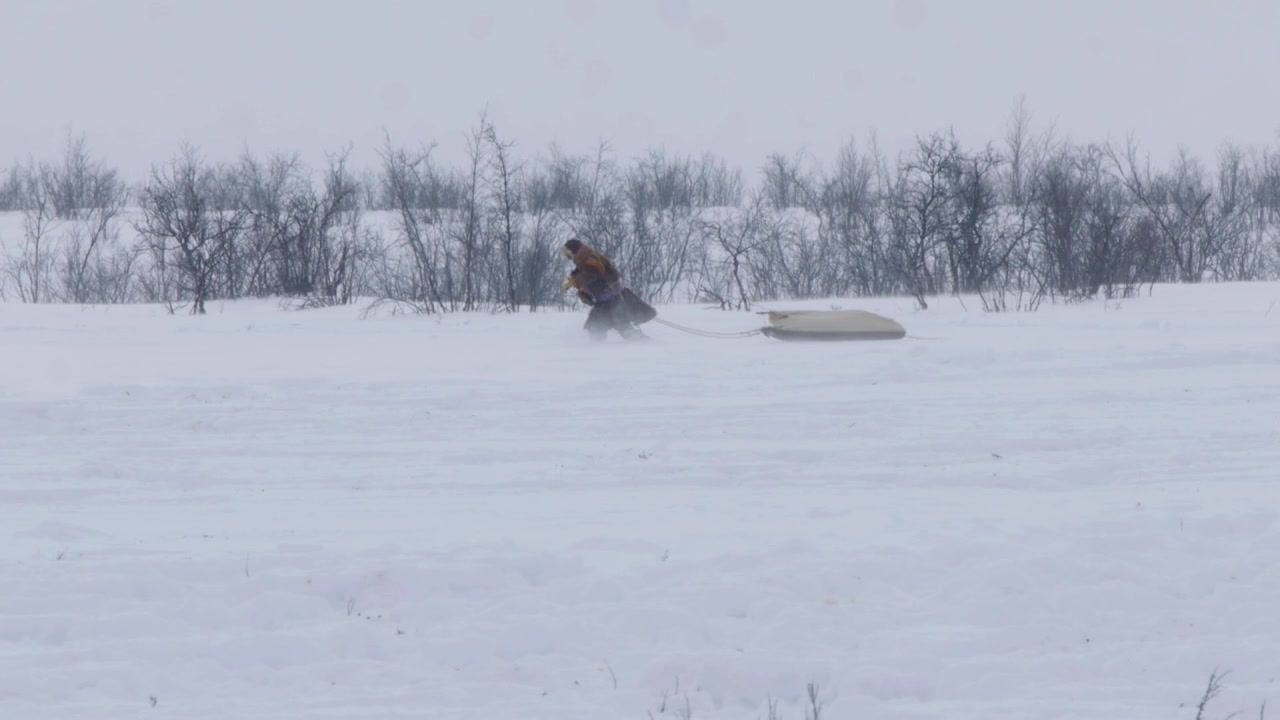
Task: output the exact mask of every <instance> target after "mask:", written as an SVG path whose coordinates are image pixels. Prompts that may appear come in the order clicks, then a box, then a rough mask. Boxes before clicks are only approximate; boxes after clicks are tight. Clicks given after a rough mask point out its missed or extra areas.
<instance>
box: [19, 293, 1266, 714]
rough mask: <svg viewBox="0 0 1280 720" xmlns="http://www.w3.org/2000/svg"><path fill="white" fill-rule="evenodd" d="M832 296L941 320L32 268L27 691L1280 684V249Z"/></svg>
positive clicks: (137, 698) (252, 693)
mask: <svg viewBox="0 0 1280 720" xmlns="http://www.w3.org/2000/svg"><path fill="white" fill-rule="evenodd" d="M838 304H840V305H842V306H843V307H848V308H863V309H868V310H872V311H876V312H881V313H884V314H887V315H889V316H891V317H894V318H895V319H897V320H899V321H900V322H902V323H903V324H904V325H905V326H906V327H907V329H908V332H910V333H911V334H912V335H915V336H922V337H928V338H938V339H909V340H899V341H884V342H869V343H831V344H799V343H784V342H779V341H776V340H770V339H767V338H763V337H758V336H757V337H752V338H747V339H741V340H716V339H706V338H700V337H694V336H690V335H684V334H680V333H678V332H675V331H674V330H671V329H669V328H666V327H662V326H658V325H649V326H647V328H648V332H649V334H650V335H651V336H652V337H653V341H652V342H649V343H645V344H624V343H622V342H621V341H618V340H616V339H614V340H611V341H610V342H607V343H605V344H600V345H596V344H592V343H591V342H590V341H589V340H587V339H586V338H585V337H584V336H583V333H582V331H581V323H582V320H583V315H582V314H581V313H568V312H550V313H535V314H522V315H519V316H505V315H487V314H472V315H457V316H449V317H444V318H439V317H426V316H412V315H400V316H390V315H386V314H382V315H375V316H373V317H370V318H367V319H362V318H361V311H362V310H363V305H362V306H358V307H345V308H335V309H326V310H312V311H300V312H291V311H284V310H282V309H281V308H280V307H279V305H278V303H276V302H269V301H261V302H259V301H255V302H236V303H211V304H210V305H209V311H210V314H209V315H208V316H207V317H198V318H193V317H189V316H182V315H169V314H168V313H167V312H166V311H165V310H163V309H162V308H157V307H148V306H139V307H72V306H28V305H22V304H18V303H14V302H9V303H0V540H3V542H2V543H0V548H2V551H0V568H3V569H2V570H0V588H3V589H4V592H3V593H2V594H0V716H3V717H5V718H15V719H23V720H27V719H31V718H41V719H46V720H61V719H64V718H65V719H73V718H74V719H76V720H84V719H88V718H92V719H94V720H103V719H108V718H140V717H154V718H159V717H173V718H183V719H184V720H198V719H204V718H235V719H237V720H243V719H246V718H255V719H256V718H262V719H271V718H290V719H297V718H376V719H381V718H449V719H453V718H459V719H460V718H477V719H486V720H488V719H499V718H501V719H503V720H506V719H508V718H512V719H514V718H522V719H523V718H553V719H556V720H570V719H577V718H583V719H585V718H592V719H596V720H598V719H600V718H647V717H649V716H650V715H651V716H652V717H654V718H662V717H677V718H678V717H685V716H686V713H687V714H688V716H691V717H693V718H716V719H727V718H760V717H767V716H768V703H769V700H770V698H771V697H772V698H773V699H775V700H776V701H777V711H778V714H779V716H780V717H782V718H795V719H797V720H798V719H799V718H803V717H804V713H805V709H804V708H805V705H806V703H807V699H806V698H805V691H806V685H807V684H808V683H810V682H813V683H816V685H817V687H818V689H819V696H820V701H821V702H822V703H823V704H824V707H823V708H822V717H823V718H829V719H835V718H947V719H948V720H959V719H964V718H975V719H976V718H983V719H985V720H990V719H991V718H1037V719H1038V720H1044V719H1047V718H1073V719H1078V718H1126V719H1127V720H1140V719H1144V718H1162V719H1167V718H1187V719H1188V720H1190V719H1191V718H1194V717H1195V707H1194V705H1195V703H1196V701H1197V700H1198V699H1199V697H1200V695H1201V693H1202V692H1203V691H1204V687H1205V683H1206V682H1207V680H1208V677H1209V674H1210V673H1211V672H1212V671H1214V669H1215V668H1218V669H1221V670H1230V671H1231V674H1230V675H1228V676H1227V678H1226V679H1225V680H1224V681H1223V686H1224V690H1223V693H1222V695H1221V696H1220V697H1218V698H1217V699H1215V700H1214V701H1213V703H1212V704H1211V706H1210V710H1209V716H1210V717H1225V716H1226V715H1228V714H1229V713H1230V712H1234V711H1241V712H1243V713H1245V714H1246V715H1249V716H1254V717H1256V716H1257V711H1258V708H1259V707H1260V705H1261V704H1262V702H1263V701H1264V700H1267V699H1268V698H1269V699H1271V700H1272V701H1273V704H1274V702H1275V701H1277V699H1280V687H1278V686H1277V684H1276V677H1277V675H1278V674H1280V653H1277V649H1278V648H1280V613H1278V612H1277V610H1276V608H1277V596H1278V595H1280V562H1278V561H1280V490H1278V489H1277V488H1276V484H1277V481H1278V480H1280V469H1278V468H1280V284H1257V285H1214V286H1202V287H1183V286H1172V287H1166V286H1159V287H1157V288H1155V291H1154V293H1153V294H1152V295H1151V296H1150V297H1147V296H1145V294H1144V296H1143V297H1141V298H1138V299H1132V300H1127V301H1124V302H1123V303H1119V304H1117V303H1104V302H1096V303H1086V304H1081V305H1073V306H1049V305H1045V306H1044V307H1042V309H1041V310H1040V311H1039V312H1036V313H1026V314H1008V315H989V314H983V313H981V312H979V311H978V310H977V306H976V305H975V304H974V303H973V302H972V301H970V302H969V303H967V306H968V310H965V309H964V307H962V306H961V305H960V304H959V303H958V302H957V301H955V300H938V301H936V302H934V303H932V307H931V309H930V310H929V311H927V312H916V311H914V310H913V309H912V305H911V303H910V301H908V300H896V299H894V300H877V301H843V302H840V303H838ZM826 306H829V304H824V303H771V304H766V305H763V306H761V307H759V308H756V309H757V310H764V309H768V308H786V307H790V308H794V307H826ZM661 310H662V312H663V317H664V318H667V319H670V320H673V321H675V322H680V323H684V324H687V325H691V326H695V327H699V328H705V329H718V330H742V329H751V328H755V327H758V326H760V325H761V324H763V319H762V318H761V317H760V316H757V315H754V314H751V313H722V312H718V311H709V310H705V309H702V308H697V307H670V308H661ZM664 698H665V700H664ZM1215 711H1216V712H1215Z"/></svg>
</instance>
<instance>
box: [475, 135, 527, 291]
mask: <svg viewBox="0 0 1280 720" xmlns="http://www.w3.org/2000/svg"><path fill="white" fill-rule="evenodd" d="M483 132H484V139H485V141H486V142H487V143H488V144H489V148H490V150H491V151H492V152H491V155H490V161H491V164H492V167H491V168H490V173H491V174H490V176H489V186H490V192H491V194H492V199H493V203H494V208H495V210H494V215H493V224H494V225H495V226H496V228H495V232H494V233H493V235H494V236H495V237H496V239H497V245H498V253H499V271H498V272H499V275H500V281H499V282H500V287H501V288H502V290H501V301H500V302H501V304H502V305H503V306H504V307H505V308H506V309H507V310H508V311H515V310H517V309H518V308H519V305H520V300H519V298H518V297H517V294H516V274H517V272H518V271H519V268H518V264H519V262H520V261H519V255H520V236H521V227H520V226H521V220H522V215H521V213H522V208H521V206H520V176H519V174H520V166H519V165H517V164H516V163H515V162H514V161H513V159H512V156H511V148H512V144H511V143H510V142H504V141H501V140H499V139H498V133H497V131H496V130H494V127H493V126H492V125H488V126H486V127H485V128H484V130H483Z"/></svg>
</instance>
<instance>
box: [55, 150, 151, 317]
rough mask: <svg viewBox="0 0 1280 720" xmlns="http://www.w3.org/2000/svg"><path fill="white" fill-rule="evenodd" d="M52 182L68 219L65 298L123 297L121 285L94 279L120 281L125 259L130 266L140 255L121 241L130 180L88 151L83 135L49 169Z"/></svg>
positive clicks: (57, 204) (64, 245)
mask: <svg viewBox="0 0 1280 720" xmlns="http://www.w3.org/2000/svg"><path fill="white" fill-rule="evenodd" d="M49 184H50V190H51V197H52V200H53V204H54V210H55V213H56V214H57V215H58V217H60V218H63V219H65V220H66V221H67V224H66V230H65V232H64V234H63V236H62V244H61V248H60V251H61V252H60V254H61V257H62V262H61V267H60V276H61V280H62V297H63V299H65V300H66V301H67V302H73V303H83V302H89V301H91V300H96V301H107V300H109V299H111V298H112V297H118V296H119V294H120V292H121V290H122V289H121V288H103V287H101V286H95V281H96V280H104V279H108V278H115V279H114V280H112V282H113V283H114V284H118V283H119V282H120V278H118V271H119V270H120V269H121V267H122V265H121V263H123V267H131V266H132V259H131V258H134V257H136V253H135V252H134V251H133V250H132V249H121V248H118V247H116V243H117V240H118V238H119V220H120V216H121V214H122V213H123V212H124V209H125V206H126V205H127V203H128V201H129V189H128V186H127V185H126V184H125V182H124V181H123V180H122V179H121V178H120V176H119V173H117V172H116V170H115V169H113V168H109V167H107V166H106V164H105V163H103V162H101V161H99V160H97V159H95V158H93V157H92V156H91V155H90V154H89V151H88V148H87V146H86V145H85V141H84V138H83V137H81V138H77V139H72V140H70V141H69V142H68V145H67V149H66V153H65V155H64V158H63V162H62V164H61V165H59V166H56V167H53V168H51V169H50V172H49ZM112 253H115V254H116V255H115V256H113V255H112ZM103 263H106V264H107V265H108V266H111V267H110V268H108V267H101V266H102V264H103ZM91 265H98V266H100V267H97V268H91ZM111 268H114V269H111ZM94 270H97V271H94ZM125 280H126V281H127V278H125Z"/></svg>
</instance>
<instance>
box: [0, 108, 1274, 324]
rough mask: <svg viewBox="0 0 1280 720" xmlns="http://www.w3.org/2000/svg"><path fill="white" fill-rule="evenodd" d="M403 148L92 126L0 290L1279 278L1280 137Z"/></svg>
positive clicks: (807, 289) (802, 285)
mask: <svg viewBox="0 0 1280 720" xmlns="http://www.w3.org/2000/svg"><path fill="white" fill-rule="evenodd" d="M433 148H434V146H433V145H431V144H425V145H413V146H405V145H398V144H395V143H393V142H391V141H390V140H389V141H388V142H387V144H386V146H385V147H384V148H382V149H381V152H380V156H381V162H380V164H379V166H378V167H376V168H371V169H363V170H356V169H353V168H352V167H350V165H349V163H348V160H347V157H346V155H344V154H340V155H336V156H334V157H332V158H331V159H330V161H329V162H328V164H327V166H326V167H324V168H320V169H313V168H308V167H305V166H304V165H303V164H302V163H301V162H300V161H299V160H298V158H297V156H296V155H290V154H277V155H270V156H267V157H252V156H246V157H243V158H240V159H239V160H236V161H234V162H227V163H218V162H210V161H207V160H206V159H204V158H203V157H201V155H200V154H199V152H198V151H197V150H196V149H194V148H182V149H180V150H179V151H178V152H177V153H176V154H175V155H174V156H173V157H172V158H170V159H168V160H166V161H164V162H163V163H161V164H158V165H156V166H155V167H154V168H153V170H152V172H151V175H150V177H149V178H147V179H146V180H145V181H143V182H141V183H139V184H136V185H133V184H131V183H129V182H127V181H126V180H125V179H124V178H122V177H121V176H120V174H119V173H118V172H117V171H116V170H115V169H113V168H111V167H109V166H108V165H107V164H105V163H104V162H102V161H100V160H98V159H96V158H95V157H94V156H93V154H92V153H91V152H90V150H89V149H88V147H87V145H86V142H85V140H84V139H83V138H79V139H76V138H72V139H71V140H70V141H69V142H68V144H67V147H66V151H65V155H64V157H63V158H61V159H60V160H57V161H53V162H37V161H35V160H31V161H27V162H26V163H23V164H19V165H15V166H13V167H11V168H9V169H8V170H7V171H5V172H4V173H3V174H0V211H7V212H8V213H9V216H8V219H7V220H6V219H4V218H3V216H0V248H3V250H2V252H3V254H2V255H0V296H3V297H4V298H7V299H10V300H21V301H25V302H76V303H129V302H165V303H170V304H173V305H175V306H178V305H181V306H182V307H184V308H189V309H190V310H191V311H192V312H203V308H204V303H205V301H206V300H210V299H234V298H242V297H286V298H296V299H297V300H298V302H299V303H300V304H311V305H326V304H338V303H347V302H350V301H352V300H353V299H354V298H356V297H376V298H384V299H386V300H389V301H394V302H398V303H402V304H404V305H405V306H407V307H412V308H414V309H416V310H418V311H422V312H447V311H456V310H477V309H486V310H515V309H538V308H542V307H547V306H557V305H560V304H562V303H564V302H565V300H564V297H563V296H562V295H561V294H560V293H559V287H560V281H561V279H562V277H563V274H564V270H565V268H564V267H563V264H564V263H563V261H562V260H561V259H560V258H558V257H557V256H556V254H555V253H556V250H557V247H558V246H559V245H560V244H561V243H562V242H564V240H566V239H568V238H569V237H571V236H576V237H578V238H580V239H581V240H583V241H584V242H586V243H589V244H591V245H594V246H596V247H598V248H600V249H602V250H603V251H604V252H606V253H608V254H609V255H610V256H612V257H614V258H615V259H616V260H617V262H618V264H619V266H620V267H621V268H622V269H623V272H624V273H625V275H626V280H627V282H628V284H629V285H631V287H633V288H634V289H636V290H637V291H638V292H640V293H641V294H643V295H644V296H646V297H647V298H649V299H650V300H651V301H653V302H673V301H694V302H707V303H713V304H716V305H719V306H721V307H724V308H745V307H749V306H750V303H751V302H753V301H756V300H773V299H782V298H789V299H799V298H815V297H848V296H870V295H880V296H883V295H907V296H911V297H914V298H916V300H917V301H918V303H919V305H920V306H921V307H927V303H928V299H929V298H930V297H931V296H937V295H941V294H949V293H963V294H967V295H976V296H978V297H980V299H981V303H982V305H983V307H984V308H986V309H987V310H992V311H998V310H1029V309H1034V308H1036V307H1038V306H1039V304H1040V303H1041V302H1042V301H1043V300H1045V299H1053V300H1065V301H1072V300H1081V299H1089V298H1094V297H1100V296H1101V297H1126V296H1129V295H1132V294H1133V293H1135V292H1137V291H1138V290H1139V289H1140V288H1142V287H1143V286H1145V285H1150V284H1153V283H1158V282H1202V281H1227V280H1234V281H1248V280H1262V279H1276V278H1280V149H1270V148H1240V147H1231V146H1224V147H1223V149H1222V150H1221V151H1220V153H1219V154H1218V156H1217V157H1215V158H1212V159H1211V161H1209V162H1208V163H1206V162H1205V161H1203V160H1202V159H1200V158H1195V157H1191V156H1188V155H1186V154H1181V155H1179V156H1178V157H1177V158H1176V159H1175V160H1174V161H1172V162H1170V163H1167V164H1166V165H1165V166H1162V167H1152V166H1151V164H1150V163H1149V162H1148V161H1147V160H1146V159H1144V157H1143V156H1142V155H1141V154H1140V151H1139V148H1138V146H1137V144H1136V142H1134V141H1132V140H1130V141H1128V142H1127V143H1125V144H1123V145H1122V146H1116V145H1113V144H1080V143H1075V142H1071V141H1066V140H1060V139H1057V138H1055V137H1054V136H1052V134H1049V133H1043V134H1037V133H1035V132H1034V131H1033V129H1032V127H1031V125H1030V122H1029V119H1028V115H1027V114H1026V112H1025V111H1024V110H1022V109H1021V108H1019V109H1018V110H1017V111H1016V112H1015V113H1014V114H1013V115H1012V116H1011V119H1010V122H1009V124H1008V127H1007V128H1006V129H1005V132H1004V136H1003V138H1002V140H1001V141H1000V142H998V143H996V142H993V143H988V144H986V145H984V146H982V147H972V148H966V147H964V146H963V145H962V144H961V143H960V142H958V141H957V139H956V138H955V137H954V135H953V134H951V133H948V132H935V133H932V134H928V135H922V136H920V137H918V138H917V141H916V143H915V146H914V148H913V149H912V150H910V151H909V152H906V153H904V154H902V155H901V156H899V157H897V158H888V157H885V155H884V154H883V153H881V152H879V151H878V150H877V149H876V148H875V147H874V146H873V145H872V146H868V147H865V148H860V147H858V146H857V145H855V144H854V143H850V144H848V145H847V146H846V147H845V148H844V149H843V150H842V151H841V152H840V153H839V154H838V155H837V156H836V157H833V158H825V159H812V158H805V157H802V156H788V155H784V154H775V155H770V156H769V157H767V158H764V160H763V164H762V166H761V167H760V168H758V169H757V170H756V171H755V172H753V173H752V174H751V175H750V176H745V175H744V174H743V171H742V170H741V169H738V168H732V167H729V166H728V165H727V164H726V163H725V162H724V161H723V160H722V159H720V158H717V157H715V156H713V155H709V154H708V155H702V156H700V157H676V156H672V155H670V154H668V153H666V152H664V151H662V150H652V151H650V152H648V153H647V154H644V155H642V156H640V157H635V158H629V159H620V158H617V157H615V156H614V154H613V153H612V152H611V151H610V150H609V148H608V147H607V146H604V145H602V146H601V147H600V148H599V150H598V152H596V153H593V154H590V155H574V154H566V153H563V152H561V151H559V150H557V149H556V148H554V147H552V148H551V149H550V150H549V151H547V152H544V153H537V154H534V155H530V156H526V155H524V154H522V153H520V152H517V150H516V149H515V146H514V145H513V144H512V143H510V142H508V141H507V140H506V139H504V138H503V137H502V136H501V135H500V134H499V132H498V131H497V129H495V127H494V126H493V125H492V124H491V123H490V122H489V121H488V120H487V119H485V118H484V117H481V118H480V120H479V121H478V123H477V125H476V127H475V128H474V129H473V130H472V131H471V133H470V134H469V135H468V140H467V145H466V150H467V154H466V158H467V160H466V161H465V162H463V163H462V164H461V166H456V167H446V166H443V165H442V164H440V163H438V162H437V161H436V160H435V159H434V156H433Z"/></svg>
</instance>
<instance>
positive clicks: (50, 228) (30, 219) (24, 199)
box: [4, 160, 61, 303]
mask: <svg viewBox="0 0 1280 720" xmlns="http://www.w3.org/2000/svg"><path fill="white" fill-rule="evenodd" d="M18 183H19V191H20V199H19V205H20V207H21V208H22V245H21V246H20V247H19V248H18V250H17V252H16V253H15V252H13V251H12V250H10V251H7V252H6V257H5V262H4V272H5V274H6V275H8V276H9V278H10V279H11V280H12V281H13V283H14V289H15V290H16V291H17V293H18V297H19V298H20V299H21V300H22V301H23V302H28V303H40V302H48V301H49V300H50V299H51V298H52V293H53V288H52V287H51V286H52V284H53V267H54V259H55V257H56V255H55V251H54V250H53V249H52V248H51V247H50V245H51V236H52V234H53V232H54V230H56V229H57V227H58V226H60V225H61V222H60V221H59V220H58V218H57V213H56V211H55V208H54V202H53V194H54V193H53V187H54V185H53V171H52V169H51V168H50V167H49V166H48V165H44V164H41V165H37V164H36V163H35V161H34V160H29V161H28V162H27V165H26V166H25V167H23V168H21V169H20V170H19V174H18Z"/></svg>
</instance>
